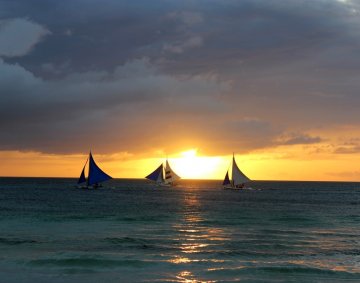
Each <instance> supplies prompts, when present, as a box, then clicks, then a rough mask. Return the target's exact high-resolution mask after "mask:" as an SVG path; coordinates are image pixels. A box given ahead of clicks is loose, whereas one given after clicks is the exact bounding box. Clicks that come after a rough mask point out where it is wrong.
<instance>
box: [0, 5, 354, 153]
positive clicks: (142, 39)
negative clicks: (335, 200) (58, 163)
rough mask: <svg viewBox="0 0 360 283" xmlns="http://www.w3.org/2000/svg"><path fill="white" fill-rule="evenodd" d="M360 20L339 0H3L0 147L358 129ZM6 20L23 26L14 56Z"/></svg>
mask: <svg viewBox="0 0 360 283" xmlns="http://www.w3.org/2000/svg"><path fill="white" fill-rule="evenodd" d="M359 13H360V10H359V4H357V2H355V1H346V2H342V1H336V0H328V1H324V0H316V1H302V0H299V1H280V0H273V1H255V0H252V1H250V0H249V1H246V0H245V1H196V2H195V1H160V0H158V1H151V2H150V1H115V0H113V1H110V0H106V1H94V0H92V1H88V0H87V1H85V0H74V1H66V2H64V1H55V0H46V1H45V0H14V1H1V0H0V19H1V20H2V22H1V23H3V24H0V57H1V58H2V59H0V60H1V61H0V74H1V76H0V95H1V102H0V118H1V119H0V137H1V141H0V149H21V150H40V151H47V152H78V151H81V149H82V148H83V147H84V144H86V146H94V145H95V146H96V147H98V148H99V150H103V151H108V152H114V151H116V150H124V149H125V150H126V149H131V150H143V149H148V148H151V147H154V144H155V145H159V147H165V146H166V144H168V142H167V140H169V139H170V140H175V141H178V142H180V141H182V142H184V143H186V142H187V138H186V137H192V140H191V141H189V142H195V143H196V142H199V144H203V143H204V142H207V143H209V142H210V143H213V144H215V145H216V147H217V148H223V150H224V151H228V150H229V149H231V148H232V149H234V148H235V149H234V150H238V151H240V150H251V149H256V148H261V147H266V146H276V145H278V143H279V141H280V142H281V143H283V144H285V145H293V144H309V143H317V142H320V141H322V138H320V137H317V136H308V135H306V134H305V132H308V131H309V130H311V129H313V128H314V127H331V125H332V124H350V123H352V124H356V123H358V118H357V117H358V108H359V106H360V97H359V95H358V89H360V82H359V80H358V76H359V72H360V57H359V56H358V55H357V53H358V48H359V46H360V30H359V28H358V26H360V19H359ZM4 23H7V24H9V23H21V25H19V24H18V25H13V29H14V32H13V34H17V35H20V36H18V37H16V39H15V40H13V41H12V43H11V46H13V48H10V49H9V47H8V46H9V45H6V46H5V42H6V43H7V44H8V43H9V42H10V41H9V40H8V39H10V37H9V32H6V30H5V29H4V26H5V24H4ZM7 27H9V25H7ZM10 34H11V33H10ZM21 35H24V36H21ZM249 117H250V118H249ZM164 132H165V133H166V137H163V136H162V134H159V133H164ZM288 133H296V134H288ZM284 137H286V138H284ZM134 140H135V141H137V142H136V143H134ZM144 141H146V142H145V143H144ZM201 141H202V142H201ZM144 144H145V145H144ZM104 148H105V149H104Z"/></svg>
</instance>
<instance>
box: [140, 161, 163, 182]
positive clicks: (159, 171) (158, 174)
mask: <svg viewBox="0 0 360 283" xmlns="http://www.w3.org/2000/svg"><path fill="white" fill-rule="evenodd" d="M163 168H164V165H163V164H161V165H160V166H159V167H158V168H156V170H155V171H154V172H152V173H151V174H149V175H147V176H146V177H145V178H146V179H149V180H151V181H154V182H157V183H162V182H164V169H163Z"/></svg>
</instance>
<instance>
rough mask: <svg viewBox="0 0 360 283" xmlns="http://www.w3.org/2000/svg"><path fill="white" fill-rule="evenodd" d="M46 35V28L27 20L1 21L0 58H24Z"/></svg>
mask: <svg viewBox="0 0 360 283" xmlns="http://www.w3.org/2000/svg"><path fill="white" fill-rule="evenodd" d="M48 34H50V32H49V31H48V30H47V29H46V28H44V27H43V26H41V25H39V24H37V23H34V22H32V21H29V20H27V19H21V18H16V19H8V20H1V21H0V56H4V57H17V56H24V55H26V54H28V53H29V52H30V51H31V50H32V48H33V47H34V46H35V45H36V44H37V43H38V42H39V41H40V40H41V39H42V38H43V37H44V36H46V35H48Z"/></svg>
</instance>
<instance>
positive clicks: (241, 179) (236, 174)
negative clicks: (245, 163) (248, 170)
mask: <svg viewBox="0 0 360 283" xmlns="http://www.w3.org/2000/svg"><path fill="white" fill-rule="evenodd" d="M231 179H232V183H233V186H235V187H236V186H237V185H241V184H244V183H247V182H249V181H250V179H249V178H248V177H246V175H245V174H244V173H243V172H241V170H240V169H239V167H238V166H237V164H236V161H235V157H233V162H232V178H231Z"/></svg>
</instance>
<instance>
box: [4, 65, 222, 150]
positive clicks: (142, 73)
mask: <svg viewBox="0 0 360 283" xmlns="http://www.w3.org/2000/svg"><path fill="white" fill-rule="evenodd" d="M0 73H2V74H3V76H1V77H0V88H1V92H2V93H3V94H4V96H3V99H2V103H1V104H0V121H1V122H0V129H1V133H0V137H1V142H0V149H2V150H5V149H6V150H13V149H21V150H38V151H46V152H79V151H81V149H82V148H84V145H85V148H88V147H89V144H91V145H94V146H99V145H103V146H104V145H106V146H105V148H106V150H108V151H110V152H114V150H118V149H119V148H124V149H125V150H126V149H127V148H131V149H135V148H139V147H142V146H145V147H148V148H149V147H153V146H156V143H157V142H158V139H159V135H158V134H157V133H158V132H159V131H160V132H163V131H162V130H161V129H164V131H166V130H165V129H166V128H169V129H170V128H171V130H170V131H168V133H167V135H166V136H163V135H161V143H165V140H166V139H167V138H168V137H172V138H175V137H176V136H179V135H181V134H182V133H185V132H188V131H187V129H186V128H184V127H183V124H182V123H183V122H184V121H186V120H189V122H190V121H191V120H193V121H195V120H196V119H195V118H194V117H201V116H202V115H204V114H205V115H208V113H211V111H212V109H215V107H216V108H217V110H218V111H219V110H220V108H219V107H218V106H219V105H220V104H221V102H219V101H218V95H219V93H222V92H226V90H227V85H226V83H224V82H221V81H218V80H216V79H215V78H214V77H212V76H199V77H193V78H187V79H181V80H180V79H178V78H176V77H172V76H169V75H166V74H163V73H161V72H159V71H158V70H157V69H156V68H155V67H154V66H153V65H151V63H150V62H148V61H147V60H146V59H142V60H134V61H130V62H128V63H126V64H124V65H121V66H118V67H117V68H116V69H115V70H113V71H112V72H107V71H96V72H84V73H72V74H69V75H68V76H66V77H64V78H63V79H61V80H53V81H49V80H43V79H41V78H38V77H36V76H35V75H34V74H32V73H31V72H29V71H28V70H26V69H24V68H23V67H20V66H18V65H12V64H8V63H4V62H1V63H0ZM185 108H186V110H184V109H185ZM184 112H185V113H186V115H187V116H188V118H182V116H183V115H184ZM220 112H221V110H220ZM166 117H167V118H166ZM181 120H182V122H180V121H181ZM179 122H180V123H179ZM194 127H195V128H196V125H194ZM99 136H101V138H100V139H99V138H98V137H99ZM139 139H146V140H147V141H148V142H151V141H152V142H153V145H151V144H149V143H145V145H136V144H137V143H136V144H134V142H133V141H134V140H139ZM121 141H122V142H121ZM99 147H100V146H99Z"/></svg>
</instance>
